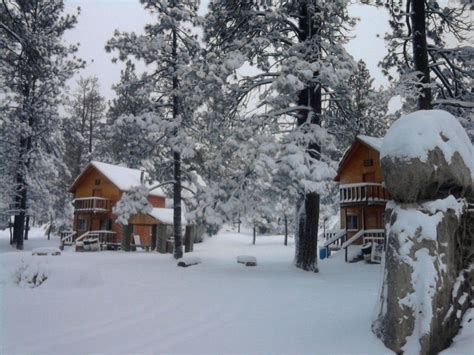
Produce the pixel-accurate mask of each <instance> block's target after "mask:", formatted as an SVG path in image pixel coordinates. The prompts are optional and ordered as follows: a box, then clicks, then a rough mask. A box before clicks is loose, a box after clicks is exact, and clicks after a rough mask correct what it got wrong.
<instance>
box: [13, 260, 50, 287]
mask: <svg viewBox="0 0 474 355" xmlns="http://www.w3.org/2000/svg"><path fill="white" fill-rule="evenodd" d="M48 276H49V269H48V268H47V267H46V265H45V264H44V263H42V262H35V261H33V260H30V261H29V262H25V260H22V261H21V264H20V266H19V267H18V268H17V269H16V270H15V272H14V274H13V281H14V282H15V283H16V284H17V285H18V286H20V287H22V288H25V287H30V288H34V287H38V286H40V285H41V284H42V283H43V282H44V281H46V280H47V279H48Z"/></svg>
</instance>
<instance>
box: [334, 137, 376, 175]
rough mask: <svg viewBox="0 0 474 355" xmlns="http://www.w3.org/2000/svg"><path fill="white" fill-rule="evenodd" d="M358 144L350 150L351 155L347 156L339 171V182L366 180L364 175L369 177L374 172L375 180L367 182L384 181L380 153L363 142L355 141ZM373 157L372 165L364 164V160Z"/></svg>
mask: <svg viewBox="0 0 474 355" xmlns="http://www.w3.org/2000/svg"><path fill="white" fill-rule="evenodd" d="M354 144H356V146H355V147H354V149H353V150H352V151H351V152H350V155H349V156H347V157H346V159H345V160H346V161H345V164H344V166H343V167H342V169H341V170H339V172H338V176H339V182H340V183H341V184H354V183H359V182H364V175H365V174H367V175H366V177H369V174H374V179H373V181H366V182H377V183H381V182H382V181H383V175H382V170H381V168H380V154H379V152H377V151H376V150H375V149H373V148H370V147H369V146H367V145H365V144H362V143H360V142H358V141H357V142H356V143H354ZM366 159H372V160H373V165H372V166H364V160H366Z"/></svg>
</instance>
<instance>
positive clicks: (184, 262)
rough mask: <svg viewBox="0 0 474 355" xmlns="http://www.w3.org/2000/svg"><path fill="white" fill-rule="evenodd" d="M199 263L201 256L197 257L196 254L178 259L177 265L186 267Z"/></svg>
mask: <svg viewBox="0 0 474 355" xmlns="http://www.w3.org/2000/svg"><path fill="white" fill-rule="evenodd" d="M201 263H202V260H201V258H198V257H197V256H188V257H186V258H182V259H180V260H179V261H178V266H181V267H188V266H193V265H198V264H201Z"/></svg>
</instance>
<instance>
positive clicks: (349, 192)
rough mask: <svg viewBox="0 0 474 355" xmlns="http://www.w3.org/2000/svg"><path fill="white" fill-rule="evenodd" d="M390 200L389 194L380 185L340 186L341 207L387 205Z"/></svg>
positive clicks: (367, 183)
mask: <svg viewBox="0 0 474 355" xmlns="http://www.w3.org/2000/svg"><path fill="white" fill-rule="evenodd" d="M389 199H390V194H389V192H388V191H387V190H386V189H385V187H384V186H383V185H382V184H379V183H375V182H363V183H355V184H343V185H340V186H339V202H340V204H341V207H342V206H349V205H358V204H385V202H387V201H388V200H389Z"/></svg>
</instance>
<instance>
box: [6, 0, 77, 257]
mask: <svg viewBox="0 0 474 355" xmlns="http://www.w3.org/2000/svg"><path fill="white" fill-rule="evenodd" d="M63 11H64V3H63V1H60V0H43V1H39V0H31V1H19V0H11V1H8V2H6V1H3V2H2V3H1V4H0V48H1V50H2V53H1V54H2V55H1V56H0V63H1V65H0V72H1V74H0V77H1V78H2V85H1V90H2V94H1V95H0V96H4V99H2V100H5V97H6V100H7V102H8V106H4V107H3V108H2V111H1V114H2V121H4V122H6V126H7V129H6V130H3V129H2V130H1V132H0V141H1V142H2V144H6V145H7V148H6V149H2V151H7V152H8V160H7V162H6V164H7V165H8V167H7V170H9V171H10V172H11V174H12V176H11V178H13V181H11V184H12V185H13V186H14V196H13V198H14V208H15V210H16V215H15V219H14V240H15V242H16V247H17V248H18V249H23V235H24V231H25V220H26V215H27V210H28V207H29V205H30V206H31V204H30V203H29V201H30V197H31V196H30V193H31V192H32V190H33V188H34V190H35V191H36V196H37V197H36V198H42V199H44V201H48V200H49V198H48V195H49V191H48V186H49V185H48V184H49V182H48V176H47V175H48V174H44V173H45V172H47V171H51V170H55V169H56V166H55V164H54V162H55V161H57V159H58V158H60V157H61V156H62V151H61V150H62V135H61V133H60V132H58V129H59V128H60V127H61V124H60V117H59V115H58V105H59V104H60V96H61V95H60V93H61V89H62V88H63V87H64V82H65V81H66V80H67V79H68V78H69V77H71V76H72V74H73V73H74V71H75V70H76V69H78V68H79V67H80V66H81V65H82V62H80V61H78V60H76V59H75V58H72V59H70V57H69V56H70V55H71V54H73V53H75V52H76V50H77V48H76V47H75V46H67V45H65V44H64V42H63V40H62V36H63V34H64V33H65V31H67V30H69V29H71V28H73V26H74V25H75V23H76V16H75V15H63Z"/></svg>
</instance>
